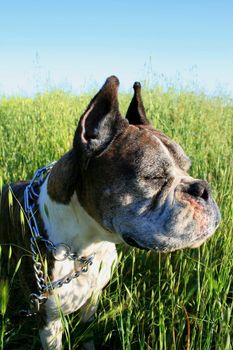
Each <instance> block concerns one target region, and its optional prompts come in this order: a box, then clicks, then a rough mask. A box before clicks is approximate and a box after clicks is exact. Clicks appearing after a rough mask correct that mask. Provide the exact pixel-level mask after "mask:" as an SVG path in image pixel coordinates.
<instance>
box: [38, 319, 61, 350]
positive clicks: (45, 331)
mask: <svg viewBox="0 0 233 350" xmlns="http://www.w3.org/2000/svg"><path fill="white" fill-rule="evenodd" d="M62 330H63V328H62V321H61V319H56V320H51V321H48V322H47V324H46V325H45V326H44V327H43V328H41V329H40V330H39V333H40V339H41V343H42V346H43V349H44V350H60V349H62Z"/></svg>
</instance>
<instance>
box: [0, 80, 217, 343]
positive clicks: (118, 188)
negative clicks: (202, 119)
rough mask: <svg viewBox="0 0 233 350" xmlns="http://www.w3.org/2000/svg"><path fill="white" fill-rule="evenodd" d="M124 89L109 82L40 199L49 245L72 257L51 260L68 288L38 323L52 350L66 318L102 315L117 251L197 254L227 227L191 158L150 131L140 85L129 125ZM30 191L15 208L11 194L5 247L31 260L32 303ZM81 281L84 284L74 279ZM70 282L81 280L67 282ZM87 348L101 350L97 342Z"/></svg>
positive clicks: (28, 270) (27, 268)
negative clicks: (25, 209)
mask: <svg viewBox="0 0 233 350" xmlns="http://www.w3.org/2000/svg"><path fill="white" fill-rule="evenodd" d="M118 86H119V81H118V79H117V78H116V77H115V76H112V77H110V78H108V79H107V80H106V82H105V84H104V86H103V87H102V88H101V90H100V91H99V92H98V93H97V94H96V96H95V97H94V98H93V99H92V100H91V102H90V104H89V105H88V107H87V109H86V111H85V112H84V113H83V115H82V116H81V118H80V121H79V123H78V127H77V129H76V132H75V135H74V140H73V146H72V149H71V150H70V151H69V152H68V153H66V154H65V155H64V156H63V157H62V158H61V159H60V160H58V161H57V163H56V164H55V165H54V166H53V167H52V169H51V171H50V173H49V174H48V176H47V177H46V179H45V181H44V182H43V184H42V185H41V186H40V188H39V189H38V190H39V195H38V199H37V202H36V205H37V206H38V210H37V211H36V213H35V217H36V220H37V223H38V226H39V229H40V235H42V236H43V237H45V238H46V239H48V240H49V242H52V243H51V244H52V245H53V246H54V247H57V250H58V252H57V253H58V255H59V254H63V255H62V259H61V258H59V257H58V256H56V255H54V254H50V253H49V252H47V253H46V256H47V257H48V260H49V264H48V266H49V267H48V275H47V277H46V278H47V279H49V280H50V281H57V280H58V281H61V280H62V281H63V283H60V284H61V285H60V288H51V289H48V290H47V291H46V292H45V294H46V302H44V303H43V304H42V305H41V307H40V309H39V310H38V313H37V314H38V315H37V316H38V319H39V320H40V322H39V328H40V330H39V332H40V338H41V342H42V345H43V347H44V349H49V350H51V349H61V348H62V330H63V329H62V328H63V324H62V317H61V315H67V314H70V313H72V312H74V311H76V310H80V315H81V318H82V320H84V321H87V320H88V319H90V317H91V316H92V315H93V314H94V312H95V310H96V307H97V300H98V297H99V295H100V294H101V290H102V289H103V287H104V286H105V285H106V284H107V282H108V281H109V279H110V275H111V271H112V266H113V265H114V264H115V262H116V260H117V253H116V249H115V244H117V243H122V242H123V243H126V244H128V245H131V246H134V247H138V248H141V249H147V250H152V251H155V252H164V253H166V252H172V251H175V250H177V249H183V248H195V247H199V246H200V245H201V244H202V243H203V242H205V241H206V240H207V239H208V238H209V237H210V236H211V235H212V234H213V233H214V231H215V230H216V228H217V226H218V224H219V221H220V214H219V210H218V207H217V205H216V203H215V201H214V199H213V198H212V195H211V190H210V186H209V184H208V183H207V182H206V181H204V180H199V179H195V178H193V177H191V176H189V175H188V170H189V168H190V160H189V158H188V157H187V156H186V155H185V153H184V151H183V150H182V148H181V147H180V146H179V145H178V144H177V143H175V142H174V141H172V140H171V139H170V138H169V137H167V136H166V135H164V134H163V133H162V132H161V131H158V130H155V129H154V128H153V127H152V126H151V125H150V123H149V121H148V119H147V117H146V113H145V109H144V106H143V103H142V99H141V94H140V90H141V86H140V84H139V83H135V84H134V96H133V99H132V101H131V103H130V105H129V108H128V111H127V113H126V117H125V118H123V117H122V116H121V114H120V112H119V107H118V98H117V92H118ZM27 184H28V182H19V183H16V184H13V185H12V186H11V191H12V195H13V205H12V204H9V195H7V188H5V189H4V190H3V194H2V201H1V223H0V233H1V241H0V242H1V243H2V244H3V246H4V245H5V244H9V243H10V244H12V246H13V249H16V250H18V251H19V252H18V253H17V254H18V255H17V256H22V255H29V256H27V258H28V259H29V260H27V259H26V258H25V261H26V263H25V265H24V270H23V277H24V278H23V279H22V285H23V286H24V287H23V289H24V292H26V293H29V292H33V289H34V290H35V288H37V287H36V284H35V271H34V270H33V267H32V259H31V257H30V245H29V241H30V237H31V233H30V229H29V230H28V228H27V227H25V228H24V230H20V229H19V227H20V225H19V221H17V218H16V216H17V215H18V214H17V210H18V211H19V207H20V206H21V205H22V206H23V205H24V200H23V193H24V192H25V188H26V186H27ZM12 206H13V208H12ZM19 231H20V233H19ZM14 245H17V248H14ZM25 247H26V248H25ZM22 248H23V249H27V250H28V251H29V253H28V254H26V253H25V252H24V251H22ZM20 249H21V250H20ZM55 249H56V248H55ZM48 250H49V249H48ZM63 250H65V254H64V251H63ZM20 254H21V255H20ZM75 256H80V257H84V258H83V261H85V257H90V256H92V257H94V258H93V260H92V266H89V269H88V271H86V272H85V271H83V270H81V269H82V267H83V265H82V259H75V258H71V257H75ZM22 260H23V259H22ZM22 265H23V263H22ZM20 269H21V270H22V266H21V268H20ZM80 271H81V272H80ZM74 272H78V277H77V278H73V277H72V276H73V275H72V274H73V273H74ZM44 274H45V272H44ZM65 276H68V277H72V278H68V280H67V281H66V282H64V277H65ZM23 280H25V283H24V284H23ZM28 286H29V287H28ZM27 295H29V294H27ZM85 346H86V349H94V345H93V343H91V342H89V343H87V344H86V345H85Z"/></svg>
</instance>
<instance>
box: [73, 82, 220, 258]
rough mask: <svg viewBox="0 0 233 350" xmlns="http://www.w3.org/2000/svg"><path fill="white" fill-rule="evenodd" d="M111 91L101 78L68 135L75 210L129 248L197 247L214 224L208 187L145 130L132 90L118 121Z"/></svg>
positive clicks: (178, 152) (168, 144) (163, 140)
mask: <svg viewBox="0 0 233 350" xmlns="http://www.w3.org/2000/svg"><path fill="white" fill-rule="evenodd" d="M118 86H119V81H118V79H117V78H116V77H114V76H112V77H110V78H108V79H107V81H106V83H105V84H104V86H103V87H102V89H101V90H100V91H99V92H98V93H97V95H96V96H95V97H94V98H93V99H92V101H91V102H90V104H89V106H88V107H87V109H86V111H85V112H84V114H83V115H82V117H81V119H80V122H79V125H78V128H77V130H76V133H75V137H74V143H73V151H72V152H73V154H75V155H77V162H78V163H79V165H78V170H77V171H78V183H77V184H76V191H77V193H78V198H79V200H80V203H81V205H82V206H83V208H84V209H85V210H86V211H87V212H88V213H89V215H90V216H92V217H93V218H94V219H95V220H96V221H97V222H98V223H99V224H100V225H101V226H102V227H104V228H105V229H107V230H108V231H110V232H112V234H114V235H118V236H119V237H120V238H121V239H122V240H123V241H125V242H126V243H128V244H130V245H133V246H137V247H140V248H144V249H151V250H156V251H161V252H170V251H173V250H176V249H181V248H186V247H197V246H199V245H201V244H202V243H203V242H204V241H205V240H206V239H207V238H208V237H210V236H211V235H212V234H213V233H214V231H215V229H216V227H217V226H218V224H219V221H220V213H219V210H218V207H217V205H216V203H215V201H214V199H213V198H212V195H211V190H210V186H209V184H208V183H207V182H206V181H203V180H199V179H194V178H192V177H191V176H189V175H188V170H189V167H190V160H189V158H188V157H187V156H186V155H185V153H184V151H183V150H182V148H181V147H180V146H179V145H178V144H176V143H175V142H174V141H172V140H171V139H170V138H169V137H167V136H166V135H164V134H163V133H162V132H160V131H158V130H155V129H154V128H153V127H152V126H151V125H150V123H149V122H148V120H147V117H146V114H145V110H144V107H143V103H142V99H141V95H140V90H141V86H140V84H139V83H135V84H134V96H133V99H132V101H131V103H130V106H129V109H128V111H127V114H126V118H122V117H121V115H120V112H119V108H118V99H117V91H118ZM75 181H76V180H75Z"/></svg>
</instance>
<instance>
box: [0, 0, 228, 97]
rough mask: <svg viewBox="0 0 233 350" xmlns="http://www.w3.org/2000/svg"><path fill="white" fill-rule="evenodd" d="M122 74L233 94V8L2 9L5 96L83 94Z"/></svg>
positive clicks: (221, 4) (55, 4) (153, 4)
mask: <svg viewBox="0 0 233 350" xmlns="http://www.w3.org/2000/svg"><path fill="white" fill-rule="evenodd" d="M111 74H115V75H117V76H118V77H119V78H120V81H121V87H122V89H125V90H128V89H129V88H130V87H131V86H132V83H133V82H134V81H135V80H144V79H149V80H150V81H152V82H159V83H161V84H164V85H169V84H170V83H171V82H173V83H175V85H177V86H178V87H179V86H180V85H181V86H186V85H187V84H188V85H189V86H195V87H201V88H203V89H206V91H207V92H209V93H214V92H216V90H217V91H224V92H228V93H230V94H231V95H233V1H232V0H222V1H221V0H218V1H216V0H212V1H210V0H202V1H200V0H195V1H188V0H186V1H183V0H182V1H181V0H176V1H167V0H164V1H156V0H155V1H152V0H144V1H142V0H141V1H137V0H134V1H132V0H129V1H127V0H125V1H119V0H108V1H107V0H98V1H79V0H76V1H74V0H66V1H64V0H63V1H61V0H56V1H55V0H47V1H45V0H40V1H39V0H38V1H36V0H30V1H26V0H21V1H19V0H18V1H16V0H12V1H11V0H8V1H1V2H0V95H2V94H7V95H11V94H26V95H31V94H33V93H35V92H38V91H40V90H45V89H47V88H51V87H58V88H64V89H66V90H72V91H73V92H74V93H79V92H80V91H82V90H84V89H90V88H92V87H95V86H96V85H100V84H102V83H103V81H104V80H105V78H106V77H107V76H109V75H111Z"/></svg>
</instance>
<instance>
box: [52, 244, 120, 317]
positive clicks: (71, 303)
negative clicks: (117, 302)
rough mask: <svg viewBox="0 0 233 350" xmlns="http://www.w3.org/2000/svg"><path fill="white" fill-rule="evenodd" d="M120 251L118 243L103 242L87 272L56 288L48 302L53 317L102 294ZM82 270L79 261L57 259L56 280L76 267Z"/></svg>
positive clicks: (54, 273) (53, 276)
mask: <svg viewBox="0 0 233 350" xmlns="http://www.w3.org/2000/svg"><path fill="white" fill-rule="evenodd" d="M116 260H117V253H116V248H115V244H113V243H109V242H103V243H101V246H100V247H99V249H98V251H97V252H96V255H95V258H94V260H93V264H92V265H91V266H89V269H88V271H87V272H83V273H81V274H80V276H79V277H78V278H75V279H73V280H72V281H71V282H69V283H68V284H63V285H62V287H60V288H58V289H55V290H54V292H53V294H52V295H50V296H49V299H48V301H47V302H46V311H47V315H48V317H49V318H56V317H57V315H58V314H59V312H60V311H62V312H63V313H64V314H66V315H67V314H70V313H72V312H74V311H76V310H78V309H80V308H81V307H82V306H83V305H84V304H85V303H86V302H87V301H88V300H89V299H90V298H93V300H94V299H95V296H96V297H98V295H99V294H100V292H101V290H102V289H103V287H104V286H105V285H106V284H107V283H108V281H109V279H110V277H111V272H112V269H113V265H114V264H115V263H116ZM77 270H80V266H78V265H77V264H76V263H75V262H73V261H70V260H66V261H63V262H61V261H56V262H55V265H54V268H53V271H52V278H53V280H54V281H57V280H59V279H63V278H64V277H66V276H67V275H69V274H71V273H73V272H74V271H77Z"/></svg>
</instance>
